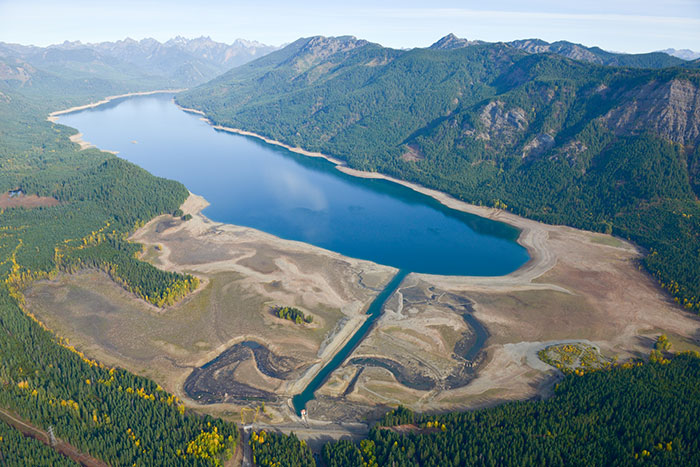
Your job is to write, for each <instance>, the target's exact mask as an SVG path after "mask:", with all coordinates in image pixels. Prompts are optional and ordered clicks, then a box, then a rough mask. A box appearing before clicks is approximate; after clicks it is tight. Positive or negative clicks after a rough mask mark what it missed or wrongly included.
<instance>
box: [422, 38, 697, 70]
mask: <svg viewBox="0 0 700 467" xmlns="http://www.w3.org/2000/svg"><path fill="white" fill-rule="evenodd" d="M486 43H487V42H484V41H479V40H474V41H470V40H467V39H463V38H460V37H457V36H455V35H454V34H448V35H447V36H445V37H443V38H441V39H440V40H438V41H437V42H435V43H434V44H433V45H431V46H430V47H429V48H431V49H438V50H453V49H458V48H462V47H469V46H472V45H479V44H486ZM504 44H506V45H509V46H511V47H515V48H516V49H520V50H524V51H526V52H529V53H535V54H540V53H554V54H557V55H561V56H563V57H567V58H570V59H572V60H579V61H582V62H588V63H596V64H598V65H606V66H629V67H634V68H667V67H672V66H684V65H685V62H686V60H688V59H687V58H683V57H680V58H679V57H678V56H674V54H672V53H669V52H668V51H659V52H649V53H644V54H624V53H616V52H609V51H606V50H603V49H601V48H600V47H587V46H585V45H581V44H575V43H573V42H568V41H557V42H553V43H549V42H546V41H543V40H542V39H521V40H516V41H511V42H504ZM669 50H673V49H669ZM687 52H690V51H687ZM686 56H689V55H686ZM699 57H700V55H699ZM695 58H698V57H695ZM691 60H692V58H691Z"/></svg>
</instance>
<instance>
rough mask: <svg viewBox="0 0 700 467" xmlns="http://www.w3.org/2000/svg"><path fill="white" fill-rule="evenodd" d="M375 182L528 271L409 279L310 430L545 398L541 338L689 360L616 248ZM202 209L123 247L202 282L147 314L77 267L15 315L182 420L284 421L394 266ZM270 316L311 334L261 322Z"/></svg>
mask: <svg viewBox="0 0 700 467" xmlns="http://www.w3.org/2000/svg"><path fill="white" fill-rule="evenodd" d="M337 169H339V170H341V171H343V172H346V173H350V174H352V175H353V176H358V177H378V176H380V175H377V174H371V173H365V172H360V171H356V170H352V169H348V168H346V167H344V166H337ZM390 180H391V181H392V182H395V183H400V184H403V185H406V186H407V187H409V188H411V189H413V190H416V191H418V192H421V193H423V194H425V195H428V196H431V197H433V198H435V199H436V200H438V201H439V202H440V203H442V204H444V205H445V206H448V207H449V208H450V209H454V210H458V211H463V212H468V213H471V214H475V215H478V216H481V217H483V218H486V219H492V220H497V221H499V222H505V223H507V224H510V225H512V226H514V227H516V228H518V229H519V230H520V231H521V233H520V236H519V239H518V241H519V243H520V244H521V245H523V246H524V247H526V248H527V251H528V253H529V255H530V261H528V262H527V263H526V264H525V265H524V266H522V267H521V268H519V269H517V270H516V271H514V272H512V273H510V274H507V275H504V276H494V277H475V276H473V277H469V276H440V275H431V274H415V273H414V274H410V275H409V276H408V277H407V278H406V279H405V280H403V281H402V283H401V285H399V287H398V289H397V291H396V292H395V293H394V294H393V295H392V296H391V297H390V298H389V300H388V301H387V302H386V304H385V305H384V307H383V310H382V315H381V316H380V318H379V320H378V321H377V323H376V324H375V325H374V326H372V328H371V329H370V331H369V334H368V336H367V337H366V338H365V339H364V340H362V341H361V342H360V343H359V345H358V347H357V348H356V349H355V350H354V351H353V352H352V353H351V354H350V356H349V357H348V358H347V359H346V360H345V362H344V363H342V365H341V366H340V367H339V368H338V369H337V370H335V371H333V372H332V373H331V374H330V375H329V377H328V380H327V381H326V382H325V383H324V384H323V385H322V386H321V387H320V388H319V390H318V391H317V394H316V396H317V397H316V398H315V399H313V400H311V401H310V402H309V403H308V405H307V408H308V414H309V415H308V417H309V423H311V424H312V425H311V426H314V424H320V425H318V427H319V428H320V429H322V427H324V426H326V425H324V423H328V422H332V423H354V422H357V421H358V420H362V419H367V418H369V419H372V418H374V417H377V416H378V414H380V413H382V411H384V410H386V407H392V406H396V405H397V404H401V405H404V406H406V407H410V408H411V409H414V410H417V411H421V412H434V411H438V412H444V411H450V410H456V409H460V410H461V409H465V408H474V407H483V406H491V405H494V404H496V403H499V402H502V401H504V400H520V399H530V398H533V397H541V396H546V395H548V394H549V393H550V392H551V390H552V389H551V388H552V385H553V381H556V379H557V378H556V376H555V374H556V372H555V370H554V369H553V368H552V367H550V366H548V365H547V364H545V363H544V362H542V361H541V360H540V359H539V358H538V357H537V353H538V352H539V351H540V350H543V349H544V348H546V347H548V346H551V345H553V344H556V343H567V342H593V343H594V344H595V345H596V346H597V347H598V348H600V349H601V352H602V354H603V355H604V356H606V357H607V358H610V359H612V358H615V359H616V360H617V359H619V360H621V361H626V360H629V359H631V358H638V357H639V356H642V355H645V354H646V353H647V352H648V349H649V348H650V347H651V346H652V344H653V342H654V339H655V336H656V335H657V334H658V333H661V332H663V333H666V334H668V335H669V336H671V338H672V340H673V341H674V342H676V343H677V344H678V345H680V346H681V347H685V348H690V349H697V348H700V347H698V344H697V338H698V335H700V320H698V319H697V318H695V317H692V316H690V315H688V314H686V313H683V312H679V311H677V309H676V307H675V306H674V304H673V303H672V302H670V301H669V300H668V299H667V298H665V297H664V296H663V294H661V293H660V292H659V291H658V289H657V288H656V286H655V285H654V283H653V282H652V281H651V280H650V279H649V278H648V277H647V276H645V274H644V273H643V272H641V271H640V270H639V268H638V264H639V263H638V261H639V258H640V254H639V252H638V250H637V248H636V247H634V246H633V245H631V244H629V243H627V242H625V241H623V240H620V239H617V238H614V237H611V236H609V235H605V234H597V233H591V232H584V231H580V230H576V229H573V228H570V227H563V226H549V225H545V224H541V223H539V222H536V221H532V220H528V219H524V218H522V217H519V216H516V215H514V214H511V213H507V212H504V211H502V210H499V209H493V208H485V207H479V206H474V205H470V204H467V203H464V202H461V201H458V200H455V199H453V198H451V197H449V196H447V195H445V194H443V193H440V192H437V191H434V190H429V189H426V188H423V187H420V186H418V185H415V184H411V183H408V182H402V181H397V180H392V179H390ZM207 205H208V202H207V201H206V200H205V199H203V198H202V197H199V196H196V195H192V194H190V197H189V198H188V200H187V201H186V202H185V204H184V205H183V206H182V208H181V209H182V212H183V213H185V214H189V215H191V216H192V218H191V219H190V220H188V221H182V220H180V219H175V218H173V217H172V216H169V215H165V216H161V217H159V218H156V219H154V220H153V221H151V222H150V223H148V224H147V225H146V226H144V227H143V228H142V229H140V230H138V231H137V232H136V233H134V234H133V235H132V236H131V240H132V241H135V242H138V243H140V244H143V245H145V250H144V252H143V253H142V259H144V260H146V261H149V262H150V263H151V264H153V265H154V266H156V267H158V268H161V269H164V270H168V271H178V272H186V273H189V274H193V275H195V276H197V277H199V278H200V279H201V280H202V284H203V285H202V286H201V287H200V290H198V291H197V292H195V293H194V294H193V295H192V296H191V297H189V298H188V299H186V300H185V301H184V302H182V303H180V304H178V305H176V306H174V307H171V308H167V309H165V310H163V311H160V310H158V309H155V308H154V307H149V306H148V305H146V304H144V303H143V302H140V301H139V300H137V299H135V298H134V297H132V296H130V295H129V294H128V293H127V292H125V291H123V290H121V289H120V288H118V286H116V285H113V284H112V283H111V281H110V280H109V278H107V277H106V276H104V275H103V274H101V273H88V272H83V273H78V274H77V275H70V276H65V275H64V276H62V277H60V278H59V279H57V280H54V281H51V282H37V283H35V285H33V286H32V288H31V289H29V290H28V291H27V293H26V297H27V300H28V306H29V307H30V310H31V311H32V313H34V314H35V315H36V316H38V317H39V318H40V319H41V320H42V321H43V322H45V323H46V324H47V325H48V326H49V327H50V328H51V329H55V330H56V331H57V332H58V333H59V334H60V335H62V336H66V337H68V338H70V340H71V342H73V343H75V344H76V345H78V347H79V348H81V349H83V350H84V351H86V352H87V354H88V355H91V356H92V357H94V358H97V359H99V360H100V361H105V362H108V363H109V364H112V365H119V366H123V367H125V368H128V369H129V370H131V371H134V372H136V373H138V374H143V375H145V376H148V377H149V378H153V379H155V380H156V381H159V382H160V383H161V384H162V385H163V386H164V387H166V388H167V389H168V390H169V391H171V392H173V393H174V394H176V395H178V397H180V398H182V399H183V400H184V401H185V402H186V403H187V404H188V405H189V406H191V407H193V408H197V409H198V410H204V411H206V412H209V413H211V414H214V415H217V416H223V417H225V418H228V419H231V420H239V419H240V420H243V419H245V418H246V413H247V412H248V410H250V409H254V410H256V414H257V415H256V417H255V420H256V422H257V423H267V424H268V425H269V426H274V425H275V424H279V425H280V426H289V424H290V423H291V424H295V423H299V419H298V418H297V416H296V413H295V410H294V408H293V407H292V405H291V398H292V396H294V395H296V394H298V393H299V392H300V391H301V390H302V389H303V388H304V387H305V386H306V385H307V384H308V382H309V381H310V380H311V379H312V378H313V377H314V376H315V375H316V373H317V372H318V370H319V369H320V368H321V367H322V366H323V365H325V364H326V363H327V362H329V361H330V359H331V358H332V357H333V356H334V355H335V353H336V352H337V351H338V350H339V349H340V347H341V346H342V345H344V343H345V342H347V341H348V339H349V338H350V336H352V335H353V334H354V333H355V332H356V330H358V329H359V327H360V326H361V325H362V324H363V323H364V321H365V319H366V317H365V316H363V314H364V311H365V310H366V309H367V307H368V306H369V304H370V302H371V301H372V300H373V299H374V298H375V297H376V295H377V294H378V293H379V291H381V290H382V288H383V287H384V286H385V285H386V284H387V283H388V282H389V280H390V279H391V277H392V276H393V275H394V274H395V271H396V269H393V268H391V267H386V266H381V265H378V264H376V263H372V262H368V261H361V260H354V259H352V258H349V257H347V256H342V255H339V254H337V253H332V252H330V251H327V250H322V249H319V248H317V247H314V246H312V245H308V244H305V243H299V242H293V241H289V240H284V239H280V238H277V237H274V236H272V235H269V234H266V233H264V232H261V231H259V230H255V229H251V228H246V227H240V226H234V225H230V224H223V223H219V222H214V221H212V220H210V219H208V218H207V217H206V216H205V215H204V214H203V213H202V211H203V210H204V209H205V208H206V207H207ZM282 304H285V305H292V306H295V307H299V308H301V309H302V310H304V312H305V313H306V314H309V315H310V316H311V317H312V318H313V321H312V323H311V324H304V325H296V324H294V323H292V322H288V321H285V320H281V319H279V318H277V317H275V316H274V315H273V314H272V312H271V309H272V307H273V306H280V305H282ZM209 368H211V369H209ZM263 403H264V405H263V406H264V408H265V410H264V411H261V410H260V407H261V404H263ZM302 426H304V425H299V427H302Z"/></svg>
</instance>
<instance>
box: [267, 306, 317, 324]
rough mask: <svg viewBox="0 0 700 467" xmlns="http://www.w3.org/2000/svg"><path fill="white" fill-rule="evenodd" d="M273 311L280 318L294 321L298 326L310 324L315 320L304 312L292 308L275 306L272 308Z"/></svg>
mask: <svg viewBox="0 0 700 467" xmlns="http://www.w3.org/2000/svg"><path fill="white" fill-rule="evenodd" d="M272 311H273V312H274V313H275V316H277V317H278V318H282V319H288V320H289V321H294V322H295V323H297V324H302V323H307V324H308V323H311V322H312V321H313V320H314V318H313V316H306V315H305V314H304V312H303V311H301V310H300V309H298V308H294V307H291V306H275V307H273V308H272Z"/></svg>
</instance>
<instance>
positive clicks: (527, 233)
mask: <svg viewBox="0 0 700 467" xmlns="http://www.w3.org/2000/svg"><path fill="white" fill-rule="evenodd" d="M175 105H177V106H178V108H180V109H181V110H183V111H185V112H190V113H194V114H197V115H202V116H204V118H203V119H202V120H204V121H206V122H207V123H209V124H210V125H211V126H212V127H213V128H214V129H216V130H220V131H226V132H229V133H235V134H238V135H243V136H251V137H254V138H258V139H260V140H262V141H264V142H266V143H268V144H273V145H275V146H279V147H282V148H285V149H287V150H289V151H291V152H294V153H297V154H301V155H304V156H308V157H317V158H323V159H326V160H327V161H329V162H331V163H333V164H335V168H336V169H337V170H339V171H341V172H343V173H345V174H348V175H352V176H354V177H358V178H372V179H382V180H387V181H390V182H393V183H397V184H399V185H403V186H405V187H407V188H410V189H411V190H414V191H416V192H418V193H421V194H423V195H426V196H430V197H431V198H433V199H435V200H437V201H438V202H440V203H441V204H443V205H445V206H447V207H448V208H450V209H454V210H457V211H462V212H466V213H470V214H474V215H477V216H480V217H484V218H488V219H492V220H496V221H499V222H503V223H506V224H509V225H511V226H513V227H516V228H518V229H519V230H520V231H521V232H520V236H519V237H518V243H519V244H520V245H522V246H523V247H524V248H526V249H527V251H528V254H529V255H530V260H529V261H528V262H527V263H526V264H525V265H523V266H522V267H520V268H519V269H518V270H516V271H514V272H512V273H510V274H508V275H505V276H498V277H480V276H435V275H425V274H421V276H424V277H432V278H433V280H434V281H439V282H440V283H441V284H444V285H450V286H452V287H454V286H459V285H461V284H465V283H469V284H470V285H483V286H485V287H489V288H493V287H498V286H501V287H503V288H507V289H512V288H513V287H526V288H534V289H555V290H559V291H564V292H566V290H564V289H562V288H561V287H557V286H554V285H551V284H533V283H532V281H533V280H534V279H536V278H537V277H539V276H541V275H542V274H544V273H545V272H547V271H548V270H550V269H551V268H552V267H553V266H554V265H555V264H556V260H557V258H556V255H554V254H553V253H552V252H551V251H550V250H549V249H548V248H547V237H548V231H549V230H550V227H554V226H548V225H546V224H542V223H540V222H537V221H533V220H530V219H526V218H524V217H520V216H517V215H515V214H512V213H509V212H507V211H502V210H500V209H496V208H488V207H484V206H476V205H473V204H469V203H466V202H464V201H460V200H457V199H455V198H453V197H452V196H450V195H448V194H446V193H443V192H441V191H437V190H433V189H430V188H426V187H424V186H421V185H419V184H417V183H412V182H407V181H405V180H401V179H398V178H394V177H391V176H388V175H384V174H381V173H377V172H366V171H362V170H357V169H353V168H350V167H348V166H347V164H346V163H345V162H344V161H342V160H340V159H337V158H335V157H332V156H329V155H327V154H323V153H320V152H312V151H307V150H305V149H302V148H299V147H293V146H289V145H287V144H284V143H282V142H279V141H275V140H272V139H270V138H267V137H265V136H262V135H259V134H257V133H253V132H251V131H245V130H241V129H239V128H231V127H226V126H222V125H215V124H213V122H212V121H211V120H209V119H208V118H206V114H205V113H204V112H202V111H201V110H197V109H191V108H187V107H182V106H180V105H178V104H177V103H176V104H175ZM557 228H561V227H559V226H557Z"/></svg>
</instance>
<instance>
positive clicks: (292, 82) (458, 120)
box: [177, 37, 700, 311]
mask: <svg viewBox="0 0 700 467" xmlns="http://www.w3.org/2000/svg"><path fill="white" fill-rule="evenodd" d="M177 101H178V103H180V104H181V105H183V106H184V107H190V108H195V109H198V110H201V111H203V112H205V114H206V115H207V116H208V117H209V118H210V119H211V120H212V122H213V123H215V124H218V125H223V126H228V127H234V128H240V129H244V130H248V131H252V132H255V133H258V134H261V135H263V136H265V137H268V138H271V139H275V140H278V141H281V142H284V143H286V144H289V145H292V146H299V147H303V148H304V149H307V150H311V151H320V152H323V153H326V154H329V155H332V156H335V157H339V158H341V159H343V160H345V161H346V162H347V164H348V165H349V166H351V167H354V168H357V169H361V170H368V171H378V172H382V173H385V174H388V175H392V176H395V177H398V178H402V179H406V180H410V181H414V182H418V183H420V184H423V185H425V186H428V187H431V188H436V189H439V190H441V191H445V192H447V193H449V194H451V195H453V196H455V197H456V198H458V199H462V200H465V201H469V202H472V203H478V204H484V205H489V206H500V207H503V206H507V207H508V209H509V210H511V211H513V212H515V213H517V214H520V215H524V216H527V217H531V218H534V219H537V220H541V221H544V222H550V223H563V224H568V225H572V226H575V227H579V228H584V229H591V230H597V231H604V232H608V233H613V234H615V235H619V236H622V237H625V238H630V239H632V240H634V241H636V242H637V243H639V244H640V245H641V246H643V247H645V248H646V249H647V250H648V252H649V254H648V255H646V257H645V259H644V264H645V266H646V267H647V269H648V270H649V271H650V272H651V273H652V274H653V275H654V276H655V277H656V278H657V279H658V280H659V282H660V284H661V285H662V286H663V287H665V288H666V289H667V290H669V291H670V292H671V293H672V294H673V295H674V297H675V298H676V299H677V301H678V302H679V303H680V304H681V305H683V306H685V307H686V308H688V309H693V310H696V311H700V238H699V237H700V205H699V204H698V201H697V196H698V194H700V190H698V187H699V186H700V182H699V174H700V155H699V154H700V152H698V151H700V149H698V147H699V145H700V72H699V71H698V70H696V69H692V68H687V67H683V68H681V67H670V68H660V69H646V68H629V67H626V68H621V67H611V66H600V65H596V64H591V63H587V62H581V61H575V60H571V59H568V58H566V57H562V56H560V55H557V54H553V53H537V54H531V53H527V52H526V51H523V50H520V49H518V48H516V47H513V46H512V45H509V44H503V43H498V44H473V43H472V44H470V45H467V46H461V47H452V48H450V47H445V48H444V49H443V48H432V49H431V48H429V49H413V50H408V51H404V50H394V49H387V48H384V47H381V46H379V45H377V44H372V43H369V42H367V41H362V40H357V39H355V38H353V37H339V38H325V37H312V38H305V39H299V40H298V41H296V42H294V43H292V44H290V45H289V46H287V47H285V48H284V49H282V50H279V51H277V52H273V53H271V54H269V55H267V56H265V57H263V58H261V59H258V60H256V61H253V62H251V63H248V64H246V65H243V66H241V67H238V68H235V69H233V70H231V71H229V72H227V73H226V74H224V75H222V76H221V77H219V78H216V79H214V80H212V81H211V82H209V83H207V84H204V85H202V86H200V87H198V88H195V89H193V90H191V91H188V92H186V93H183V94H180V95H178V97H177Z"/></svg>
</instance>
